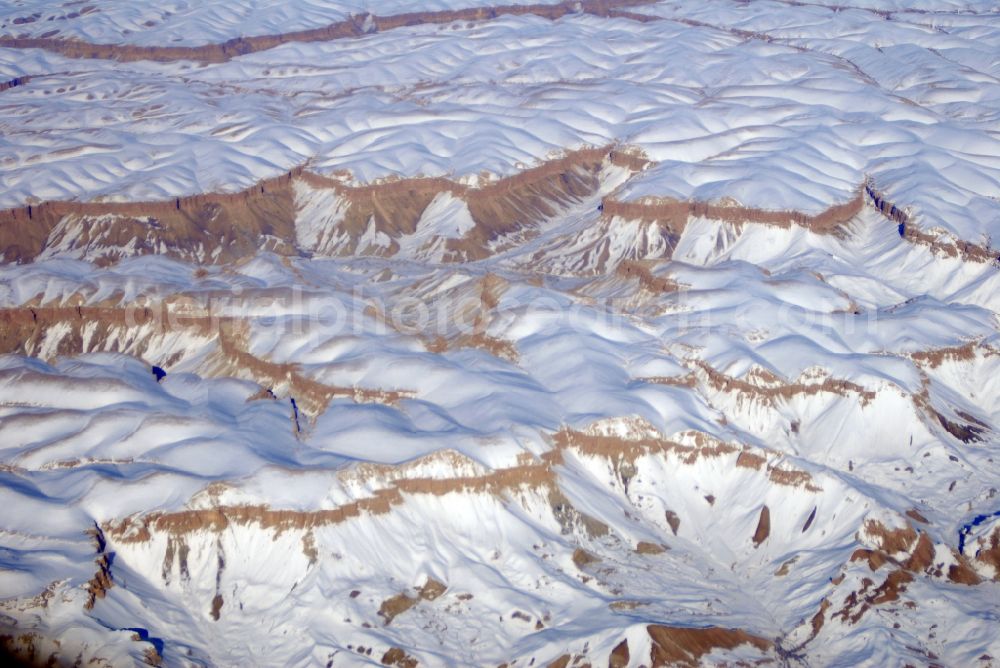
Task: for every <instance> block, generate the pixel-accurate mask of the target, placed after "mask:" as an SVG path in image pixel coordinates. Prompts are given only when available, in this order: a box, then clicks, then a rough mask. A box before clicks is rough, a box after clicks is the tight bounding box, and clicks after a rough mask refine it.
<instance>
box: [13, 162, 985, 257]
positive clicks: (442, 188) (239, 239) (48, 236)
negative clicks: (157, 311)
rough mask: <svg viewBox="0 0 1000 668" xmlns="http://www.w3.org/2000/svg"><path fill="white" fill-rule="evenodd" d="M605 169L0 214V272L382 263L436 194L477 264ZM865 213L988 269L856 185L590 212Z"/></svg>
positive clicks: (253, 190)
mask: <svg viewBox="0 0 1000 668" xmlns="http://www.w3.org/2000/svg"><path fill="white" fill-rule="evenodd" d="M609 164H610V165H614V166H615V167H618V168H622V169H626V170H629V171H631V172H633V173H636V172H639V171H642V170H643V169H645V168H646V167H647V166H648V165H649V164H650V161H649V160H648V159H647V158H646V157H645V156H644V155H643V154H642V152H641V151H639V150H637V149H635V148H633V147H628V146H620V145H614V144H613V145H608V146H603V147H588V148H581V149H577V150H574V151H569V152H567V153H565V154H564V155H562V156H560V157H556V158H550V159H549V160H546V161H545V162H543V163H541V164H540V165H538V166H535V167H531V168H527V169H524V170H523V171H521V172H519V173H517V174H514V175H511V176H507V177H504V178H500V179H497V180H494V181H490V182H487V183H484V184H479V185H475V186H473V185H468V184H463V183H460V182H458V181H455V180H453V179H451V178H448V177H443V176H442V177H413V178H387V179H384V180H381V181H378V182H373V183H369V184H365V185H349V184H347V183H344V182H343V181H340V180H338V179H336V178H331V177H328V176H323V175H320V174H317V173H314V172H310V171H308V170H307V169H306V168H305V167H302V166H299V167H296V168H293V169H292V170H290V171H288V172H287V173H285V174H282V175H280V176H276V177H274V178H269V179H265V180H262V181H260V182H258V183H257V184H255V185H253V186H250V187H249V188H246V189H244V190H242V191H239V192H235V193H205V194H199V195H190V196H184V197H176V198H172V199H166V200H158V201H145V202H93V201H92V202H76V201H49V202H43V203H40V204H31V205H27V206H22V207H17V208H13V209H7V210H2V211H0V249H2V251H3V257H2V259H3V261H5V262H18V263H23V262H31V261H34V260H35V259H36V258H37V257H38V256H39V255H40V254H42V252H43V251H45V250H46V249H48V248H52V249H55V250H56V252H57V253H64V252H67V251H71V252H77V253H80V252H86V253H87V257H88V258H90V259H91V260H92V261H94V262H95V263H97V264H99V265H105V264H112V263H114V262H116V261H118V260H120V259H122V258H123V257H124V256H125V251H124V250H123V249H124V248H126V247H130V250H129V254H134V255H142V254H166V255H170V256H173V257H175V258H177V259H181V260H184V261H196V262H199V263H205V262H210V263H215V264H225V263H229V262H234V261H238V260H241V259H245V258H248V257H253V256H255V255H256V254H257V253H258V252H260V251H261V250H264V251H270V252H274V253H277V254H279V255H286V256H295V255H313V254H318V255H353V254H356V253H359V252H361V250H362V249H360V248H359V247H358V243H359V240H360V239H361V238H362V237H363V236H364V235H365V232H366V231H367V229H368V226H369V224H370V223H371V222H374V224H375V227H376V229H377V231H379V232H384V233H385V234H386V235H387V236H388V237H389V239H390V243H389V245H388V246H386V247H385V248H382V249H379V251H378V253H379V254H383V255H389V256H391V255H393V254H395V253H396V252H397V251H398V250H399V248H400V246H399V243H398V239H399V238H400V237H401V236H403V235H408V234H412V233H413V232H415V231H416V227H417V225H418V223H419V222H420V219H421V216H422V215H423V213H424V211H425V210H426V209H427V207H428V206H429V205H430V203H431V202H432V201H433V200H434V198H435V197H437V196H438V195H440V194H443V193H447V194H451V195H453V196H455V197H458V198H461V199H463V200H464V201H465V203H466V205H467V206H468V208H469V213H470V214H471V216H472V218H473V220H474V221H475V222H476V226H475V227H474V228H473V229H472V230H470V231H468V232H467V233H466V235H465V236H464V237H463V238H460V239H451V238H449V239H444V240H442V243H443V254H442V259H443V260H444V261H447V262H456V261H457V262H461V261H470V260H477V259H483V258H485V257H488V256H489V255H490V253H491V252H494V251H495V250H496V244H495V243H494V242H496V241H497V239H500V238H502V237H504V236H506V235H511V234H514V233H518V232H524V231H528V232H530V230H531V229H532V228H533V227H534V226H536V225H537V224H538V223H540V222H541V221H543V220H546V219H550V218H552V217H553V216H555V215H557V214H558V212H559V209H560V207H562V206H565V205H569V204H573V203H578V202H580V201H581V200H583V199H584V198H586V197H588V196H591V195H593V194H594V193H596V192H598V190H599V189H600V187H601V171H602V169H603V168H604V167H605V166H606V165H609ZM296 184H304V185H305V186H307V187H309V188H314V189H329V190H333V191H335V192H336V193H337V195H338V196H339V197H341V198H342V199H343V200H344V201H346V202H347V204H348V207H347V209H346V213H345V214H344V215H343V216H342V217H341V218H340V219H339V220H338V222H337V223H336V226H337V229H336V232H337V233H338V235H339V234H346V236H347V240H346V241H343V240H342V239H340V240H339V244H338V245H337V246H336V247H333V248H325V247H323V246H322V244H319V245H318V246H317V247H302V246H301V245H300V244H299V243H298V240H297V234H296V223H297V221H298V219H299V213H300V211H299V209H298V204H297V200H296V188H295V185H296ZM866 204H868V205H870V206H873V207H874V208H875V209H876V210H878V211H879V212H881V213H882V214H883V215H885V217H886V218H888V219H889V220H891V221H893V222H894V223H896V224H898V225H900V229H901V230H902V236H903V238H904V239H905V240H907V241H910V242H912V243H916V244H920V245H924V246H927V247H928V248H930V249H931V251H932V252H935V253H937V254H943V255H945V256H951V257H956V256H957V257H960V258H961V259H963V260H965V261H971V262H977V263H987V262H993V261H996V260H997V259H998V252H997V251H995V250H992V249H989V248H985V247H982V246H977V245H975V244H972V243H970V242H965V241H961V240H957V239H951V240H948V239H945V238H943V237H938V236H935V235H933V234H930V233H927V232H923V231H921V230H919V229H917V228H916V226H914V225H913V224H911V223H910V217H909V214H907V213H906V212H905V210H904V209H903V208H902V207H900V206H898V205H895V204H891V203H890V202H888V201H887V200H886V199H885V197H884V196H882V195H881V194H880V193H879V192H878V191H877V190H875V188H874V186H873V185H872V184H871V182H870V180H868V179H866V180H865V181H864V182H863V183H862V184H860V185H859V186H858V188H857V192H856V194H855V196H854V197H852V198H851V199H850V200H848V201H846V202H841V203H837V204H833V205H832V206H830V207H829V208H828V209H826V210H825V211H822V212H820V213H816V214H807V213H804V212H800V211H794V210H769V209H760V208H755V207H747V206H742V205H738V204H728V203H713V202H703V201H691V200H678V199H672V198H644V199H642V200H638V201H628V202H626V201H620V200H618V199H616V198H615V197H614V196H608V197H605V198H604V199H603V201H602V204H601V210H602V212H603V213H602V215H603V217H604V218H605V219H606V220H609V221H610V220H613V219H615V218H618V219H624V220H639V221H642V222H645V223H648V224H657V225H661V226H663V227H665V228H666V229H667V230H668V231H669V232H670V233H671V234H673V235H677V236H679V235H680V234H681V233H682V232H683V231H684V229H685V227H686V225H687V221H688V220H689V219H690V218H691V217H706V218H711V219H714V220H719V221H722V222H726V223H729V224H735V225H739V224H744V223H757V224H764V225H773V226H778V227H782V228H788V227H791V226H793V225H795V226H800V227H805V228H807V229H809V230H812V231H813V232H816V233H820V234H842V233H846V230H845V226H846V224H848V223H849V222H850V221H851V220H852V219H853V218H854V217H855V216H857V215H858V214H859V213H860V212H861V211H862V209H863V208H864V206H865V205H866ZM73 217H76V218H77V219H79V220H77V221H76V222H77V223H79V222H80V221H81V220H85V221H86V224H85V225H80V224H77V225H76V226H75V227H74V226H73V225H72V224H69V223H72V222H73V221H72V220H71V219H72V218H73ZM900 221H902V222H900ZM501 250H503V249H502V248H501Z"/></svg>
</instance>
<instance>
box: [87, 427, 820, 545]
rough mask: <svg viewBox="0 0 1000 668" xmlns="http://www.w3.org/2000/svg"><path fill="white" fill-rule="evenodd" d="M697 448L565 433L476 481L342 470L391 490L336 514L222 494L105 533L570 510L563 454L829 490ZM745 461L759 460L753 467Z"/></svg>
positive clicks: (451, 458) (729, 451)
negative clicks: (426, 502) (490, 505)
mask: <svg viewBox="0 0 1000 668" xmlns="http://www.w3.org/2000/svg"><path fill="white" fill-rule="evenodd" d="M693 441H694V444H693V445H682V444H680V443H677V442H674V441H671V440H668V439H664V438H651V437H637V438H628V437H621V436H596V435H593V434H590V433H587V432H583V431H575V430H571V429H563V430H562V431H560V432H558V433H557V434H555V435H554V436H553V449H552V450H550V451H548V452H546V453H543V454H542V455H541V456H540V457H538V458H534V457H532V456H530V455H527V454H525V455H523V456H521V457H520V458H519V459H518V463H517V464H516V465H514V466H510V467H507V468H500V469H495V470H489V471H485V472H480V473H473V474H471V475H458V476H453V477H443V478H427V477H407V475H408V474H407V471H411V470H417V469H419V467H420V464H421V463H422V462H426V461H432V460H433V461H441V462H444V463H447V464H449V465H451V466H453V467H458V468H459V469H461V471H462V472H463V473H464V472H466V471H467V470H468V468H469V466H464V465H463V464H465V462H464V461H463V459H464V458H463V457H462V456H461V455H456V454H455V453H454V452H452V451H439V452H435V453H432V454H430V455H427V456H425V457H423V458H421V459H418V460H415V461H414V462H410V463H404V464H399V465H397V466H389V465H385V466H373V465H369V466H367V467H365V468H362V469H358V470H356V471H352V470H346V471H343V472H341V474H342V475H346V476H352V475H360V476H362V477H367V476H369V475H374V476H378V477H380V478H382V479H383V481H384V482H385V484H386V486H385V487H382V488H379V489H376V490H375V491H374V492H372V495H371V496H368V497H364V498H360V499H356V500H353V501H350V502H348V503H345V504H342V505H339V506H336V507H332V508H324V509H317V510H283V509H274V508H271V507H269V506H267V505H261V504H256V505H254V504H243V505H227V504H224V503H220V499H218V498H217V495H214V494H213V493H211V490H210V493H209V497H210V499H209V500H210V505H209V506H208V507H203V508H192V509H187V510H179V511H154V512H151V513H146V514H138V515H133V516H130V517H127V518H124V519H122V520H120V521H107V522H105V523H104V524H103V525H102V527H103V529H104V530H105V532H107V534H108V535H109V536H112V537H113V538H114V539H115V540H117V541H120V542H122V543H132V542H146V541H148V540H149V539H150V538H151V531H152V530H155V531H159V532H164V533H167V534H170V535H173V536H183V535H187V534H190V533H193V532H197V531H222V530H224V529H226V528H228V527H229V526H234V525H240V526H247V525H256V526H258V527H260V528H262V529H267V530H272V531H275V532H276V533H281V532H284V531H289V530H300V531H310V530H312V529H314V528H318V527H321V526H326V525H330V524H340V523H342V522H345V521H347V520H350V519H353V518H357V517H360V516H362V515H366V514H368V515H384V514H387V513H389V512H391V511H392V509H393V508H394V507H396V506H399V505H401V504H403V503H404V502H405V497H404V495H432V496H444V495H445V494H450V493H472V494H477V493H478V494H493V495H500V494H503V493H516V492H518V491H519V490H525V491H527V490H534V491H538V492H541V493H543V494H547V495H548V498H549V501H550V503H552V504H553V505H562V504H568V501H567V500H566V498H565V496H564V495H563V494H562V492H561V491H560V489H559V485H558V467H559V466H560V465H561V464H562V463H563V453H564V451H566V450H570V451H573V452H575V453H577V454H581V455H586V456H592V457H603V458H606V459H608V460H609V461H611V462H616V463H617V464H616V465H617V466H621V465H622V464H623V463H625V462H634V461H635V459H636V458H638V457H639V456H643V455H649V456H654V457H666V456H668V455H670V454H673V455H674V456H676V457H677V458H678V459H679V460H680V461H681V462H683V463H684V464H688V465H690V464H693V463H694V462H696V461H697V460H698V459H699V458H701V457H708V458H718V457H724V456H731V455H733V454H736V453H737V452H739V453H741V456H740V457H738V458H737V457H733V458H732V460H733V461H732V466H733V467H734V468H749V469H753V470H757V471H759V472H760V473H761V475H766V476H767V477H768V479H769V481H770V482H771V483H773V484H775V485H781V486H786V487H800V486H804V487H805V488H806V489H807V490H808V491H810V492H814V493H816V492H821V491H822V490H821V489H820V488H819V487H816V486H814V485H813V484H811V482H810V480H811V477H810V476H809V474H808V473H806V472H805V471H796V470H783V469H777V468H770V467H768V468H765V467H764V461H765V459H764V457H763V456H760V455H753V453H752V452H751V451H750V450H748V449H745V448H744V449H740V448H739V447H737V446H735V445H731V444H727V443H724V442H722V441H719V440H718V439H715V438H714V437H712V436H710V435H708V434H704V433H700V432H699V433H696V434H695V435H694V439H693ZM743 455H747V456H748V457H749V458H750V459H754V460H755V461H748V460H746V459H745V458H744V457H743ZM758 462H759V463H758ZM583 521H584V524H587V523H589V525H590V526H591V527H592V528H594V530H596V531H598V532H600V531H604V532H606V531H607V528H606V527H605V528H604V529H601V528H600V527H602V526H603V524H601V523H600V522H599V521H597V520H594V519H593V518H587V517H584V518H583ZM598 525H600V526H598ZM595 527H596V528H595Z"/></svg>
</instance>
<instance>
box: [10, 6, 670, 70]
mask: <svg viewBox="0 0 1000 668" xmlns="http://www.w3.org/2000/svg"><path fill="white" fill-rule="evenodd" d="M653 1H654V0H566V1H564V2H560V3H558V4H534V5H495V6H492V7H468V8H465V9H450V10H442V11H436V12H408V13H403V14H394V15H391V16H377V15H375V14H362V15H356V16H352V17H350V18H347V19H345V20H343V21H337V22H335V23H331V24H329V25H327V26H324V27H321V28H312V29H309V30H298V31H294V32H287V33H279V34H275V35H257V36H253V37H235V38H233V39H230V40H227V41H225V42H222V43H219V44H204V45H201V46H134V45H128V44H95V43H90V42H84V41H82V40H75V39H59V38H57V37H0V47H7V48H14V49H45V50H47V51H53V52H55V53H58V54H60V55H62V56H65V57H67V58H97V59H102V60H119V61H122V62H132V61H137V60H154V61H160V62H169V61H176V60H196V61H201V62H208V63H222V62H226V61H228V60H230V59H232V58H236V57H238V56H245V55H247V54H251V53H257V52H260V51H267V50H268V49H273V48H275V47H277V46H281V45H282V44H289V43H293V42H299V43H304V42H327V41H331V40H336V39H347V38H352V37H361V36H363V35H367V34H371V33H374V32H382V31H386V30H393V29H395V28H402V27H408V26H418V25H435V24H443V23H452V22H454V21H484V20H489V19H494V18H497V17H498V16H523V15H532V16H539V17H542V18H546V19H550V20H555V19H559V18H562V17H563V16H566V15H568V14H581V13H582V14H592V15H595V16H602V17H621V18H632V15H631V14H629V13H627V12H621V13H619V12H617V11H616V10H617V9H619V8H626V7H637V6H642V5H648V4H652V2H653Z"/></svg>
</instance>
